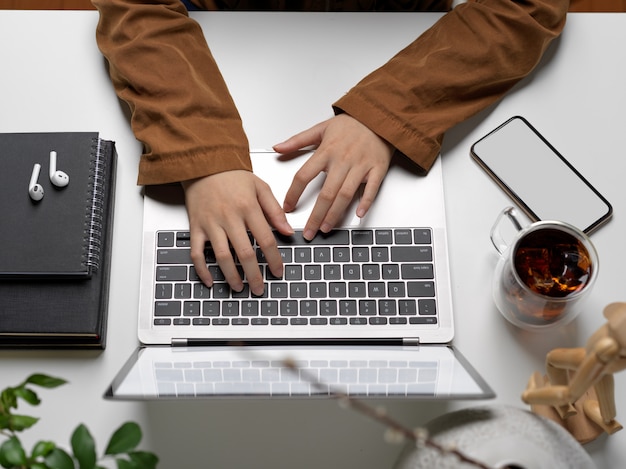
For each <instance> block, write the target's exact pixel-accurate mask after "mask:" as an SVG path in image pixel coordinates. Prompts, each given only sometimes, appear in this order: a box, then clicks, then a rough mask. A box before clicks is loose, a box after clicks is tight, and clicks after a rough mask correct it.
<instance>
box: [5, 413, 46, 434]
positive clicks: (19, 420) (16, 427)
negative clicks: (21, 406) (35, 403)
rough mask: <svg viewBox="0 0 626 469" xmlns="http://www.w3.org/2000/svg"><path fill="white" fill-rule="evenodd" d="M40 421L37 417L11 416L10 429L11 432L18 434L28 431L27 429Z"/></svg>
mask: <svg viewBox="0 0 626 469" xmlns="http://www.w3.org/2000/svg"><path fill="white" fill-rule="evenodd" d="M38 421H39V419H38V418H37V417H31V416H29V415H14V414H13V415H10V416H9V427H8V428H10V429H11V430H13V431H16V432H21V431H22V430H26V429H27V428H30V427H32V426H33V425H35V424H36V423H37V422H38Z"/></svg>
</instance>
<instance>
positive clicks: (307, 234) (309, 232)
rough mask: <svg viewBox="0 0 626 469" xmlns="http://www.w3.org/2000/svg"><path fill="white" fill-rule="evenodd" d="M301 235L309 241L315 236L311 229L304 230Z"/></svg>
mask: <svg viewBox="0 0 626 469" xmlns="http://www.w3.org/2000/svg"><path fill="white" fill-rule="evenodd" d="M302 236H304V239H306V240H308V241H311V240H312V239H313V238H315V231H313V230H311V229H307V230H304V233H302Z"/></svg>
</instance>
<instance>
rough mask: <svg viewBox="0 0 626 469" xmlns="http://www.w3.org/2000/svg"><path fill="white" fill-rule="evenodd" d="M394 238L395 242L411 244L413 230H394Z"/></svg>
mask: <svg viewBox="0 0 626 469" xmlns="http://www.w3.org/2000/svg"><path fill="white" fill-rule="evenodd" d="M394 238H395V241H396V244H413V232H412V231H411V230H408V229H405V230H401V229H398V230H395V231H394Z"/></svg>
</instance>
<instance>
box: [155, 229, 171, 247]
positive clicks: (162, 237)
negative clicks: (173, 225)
mask: <svg viewBox="0 0 626 469" xmlns="http://www.w3.org/2000/svg"><path fill="white" fill-rule="evenodd" d="M174 239H175V237H174V232H173V231H160V232H159V233H158V234H157V246H158V247H160V248H161V247H173V246H174Z"/></svg>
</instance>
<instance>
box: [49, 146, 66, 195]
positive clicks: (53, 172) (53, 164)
mask: <svg viewBox="0 0 626 469" xmlns="http://www.w3.org/2000/svg"><path fill="white" fill-rule="evenodd" d="M50 182H52V184H54V185H55V186H57V187H65V186H67V185H68V184H69V183H70V177H69V176H68V175H67V174H65V173H64V172H63V171H57V152H56V151H51V152H50Z"/></svg>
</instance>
